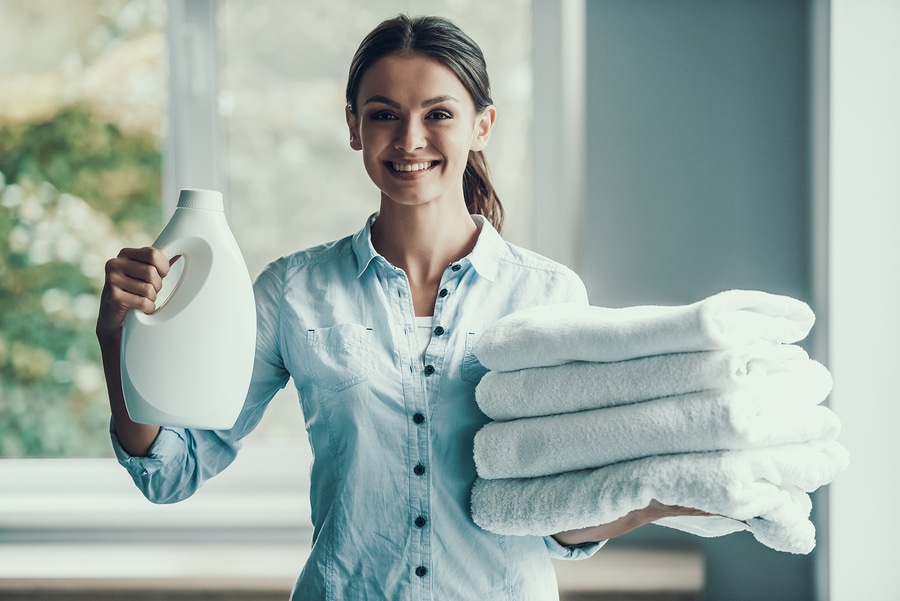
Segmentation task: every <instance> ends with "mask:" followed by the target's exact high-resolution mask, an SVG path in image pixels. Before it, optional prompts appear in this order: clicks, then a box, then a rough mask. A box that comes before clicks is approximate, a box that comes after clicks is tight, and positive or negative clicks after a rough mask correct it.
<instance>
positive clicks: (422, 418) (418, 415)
mask: <svg viewBox="0 0 900 601" xmlns="http://www.w3.org/2000/svg"><path fill="white" fill-rule="evenodd" d="M413 421H414V422H416V423H417V424H421V423H422V422H424V421H425V416H424V415H422V414H421V413H416V414H415V415H413Z"/></svg>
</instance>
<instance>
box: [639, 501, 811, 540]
mask: <svg viewBox="0 0 900 601" xmlns="http://www.w3.org/2000/svg"><path fill="white" fill-rule="evenodd" d="M785 491H786V492H787V493H788V494H789V495H790V497H791V500H792V502H791V503H785V504H784V505H782V506H780V507H779V508H777V509H775V510H773V511H771V512H770V513H769V514H768V516H767V517H766V518H751V519H749V520H745V521H739V520H735V519H733V518H728V517H725V516H720V515H708V516H702V515H697V516H694V515H685V516H675V517H669V518H663V519H661V520H657V521H655V522H653V523H654V524H656V525H659V526H665V527H667V528H672V529H675V530H681V531H682V532H687V533H688V534H694V535H696V536H702V537H705V538H711V537H716V536H724V535H726V534H731V533H733V532H739V531H742V530H750V531H751V532H752V534H753V535H754V537H755V538H756V539H757V540H759V541H761V542H762V543H763V544H765V545H766V546H768V547H771V548H774V549H777V550H780V551H791V552H795V553H807V552H809V551H811V550H812V549H813V547H814V546H815V535H816V530H815V527H814V526H813V524H812V522H810V521H809V514H810V513H811V510H812V500H811V499H810V498H809V495H808V494H807V493H805V492H803V491H802V490H799V489H797V488H795V487H792V486H788V487H785Z"/></svg>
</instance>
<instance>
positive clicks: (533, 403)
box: [475, 344, 808, 420]
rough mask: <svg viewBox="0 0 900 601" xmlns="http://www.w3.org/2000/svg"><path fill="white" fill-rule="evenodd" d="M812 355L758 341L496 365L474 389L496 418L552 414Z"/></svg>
mask: <svg viewBox="0 0 900 601" xmlns="http://www.w3.org/2000/svg"><path fill="white" fill-rule="evenodd" d="M807 359H808V355H807V354H806V351H804V350H803V349H802V348H800V347H799V346H796V345H793V344H755V345H749V346H741V347H735V348H729V349H724V350H718V351H700V352H690V353H671V354H666V355H655V356H651V357H642V358H639V359H631V360H628V361H617V362H614V363H593V362H585V361H577V362H574V363H566V364H564V365H556V366H552V367H536V368H532V369H522V370H518V371H509V372H500V371H492V372H488V373H487V374H485V376H484V377H483V378H482V379H481V382H480V383H479V384H478V387H477V388H476V389H475V400H476V402H477V403H478V406H479V407H480V408H481V410H482V411H483V412H484V414H485V415H487V416H488V417H490V418H491V419H493V420H509V419H515V418H520V417H533V416H538V415H552V414H556V413H567V412H570V411H584V410H586V409H598V408H600V407H609V406H612V405H625V404H628V403H634V402H637V401H645V400H648V399H655V398H660V397H666V396H672V395H676V394H685V393H688V392H697V391H700V390H708V389H712V388H726V387H732V386H738V385H743V384H747V383H751V382H754V381H756V380H759V379H761V378H762V377H764V376H766V375H768V374H772V373H776V372H780V371H785V370H791V369H793V368H794V367H795V366H796V365H798V364H800V363H802V362H804V361H806V360H807Z"/></svg>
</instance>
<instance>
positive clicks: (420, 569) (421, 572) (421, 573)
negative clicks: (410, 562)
mask: <svg viewBox="0 0 900 601" xmlns="http://www.w3.org/2000/svg"><path fill="white" fill-rule="evenodd" d="M427 573H428V568H426V567H425V566H419V567H417V568H416V576H418V577H419V578H424V577H425V574H427Z"/></svg>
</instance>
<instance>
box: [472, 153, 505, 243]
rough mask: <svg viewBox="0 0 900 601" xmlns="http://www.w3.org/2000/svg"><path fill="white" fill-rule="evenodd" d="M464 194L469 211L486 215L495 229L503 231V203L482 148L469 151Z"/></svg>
mask: <svg viewBox="0 0 900 601" xmlns="http://www.w3.org/2000/svg"><path fill="white" fill-rule="evenodd" d="M463 195H464V196H465V199H466V207H467V208H468V209H469V213H472V214H474V215H482V216H484V218H485V219H487V220H488V223H490V224H491V225H492V226H493V227H494V229H495V230H497V231H498V232H500V233H503V205H501V204H500V198H499V197H498V196H497V192H496V191H495V190H494V186H493V184H491V174H490V169H488V164H487V159H486V158H485V156H484V153H483V152H481V151H480V150H472V151H469V160H468V162H467V163H466V171H465V173H463Z"/></svg>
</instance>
